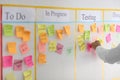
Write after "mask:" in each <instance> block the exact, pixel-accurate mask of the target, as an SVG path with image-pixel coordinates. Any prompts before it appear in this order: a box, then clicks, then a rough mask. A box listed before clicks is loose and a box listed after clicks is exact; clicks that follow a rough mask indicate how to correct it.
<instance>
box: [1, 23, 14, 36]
mask: <svg viewBox="0 0 120 80" xmlns="http://www.w3.org/2000/svg"><path fill="white" fill-rule="evenodd" d="M3 33H4V36H13V35H14V33H13V25H10V24H4V25H3Z"/></svg>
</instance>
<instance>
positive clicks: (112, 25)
mask: <svg viewBox="0 0 120 80" xmlns="http://www.w3.org/2000/svg"><path fill="white" fill-rule="evenodd" d="M110 31H111V32H115V24H111V25H110Z"/></svg>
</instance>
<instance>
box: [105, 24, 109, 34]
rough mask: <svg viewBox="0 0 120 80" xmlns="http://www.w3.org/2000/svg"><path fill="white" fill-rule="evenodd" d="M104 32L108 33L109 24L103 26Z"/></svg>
mask: <svg viewBox="0 0 120 80" xmlns="http://www.w3.org/2000/svg"><path fill="white" fill-rule="evenodd" d="M104 31H105V32H109V31H110V24H105V25H104Z"/></svg>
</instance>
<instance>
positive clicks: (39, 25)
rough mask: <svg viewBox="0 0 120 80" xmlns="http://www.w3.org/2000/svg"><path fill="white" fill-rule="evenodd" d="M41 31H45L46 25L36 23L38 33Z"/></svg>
mask: <svg viewBox="0 0 120 80" xmlns="http://www.w3.org/2000/svg"><path fill="white" fill-rule="evenodd" d="M42 33H46V25H45V24H38V34H39V35H41V34H42Z"/></svg>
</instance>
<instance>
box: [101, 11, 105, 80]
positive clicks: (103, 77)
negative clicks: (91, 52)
mask: <svg viewBox="0 0 120 80" xmlns="http://www.w3.org/2000/svg"><path fill="white" fill-rule="evenodd" d="M102 24H103V26H104V10H102ZM103 34H104V33H103ZM104 72H105V69H104V62H102V80H104V79H105V76H104V75H105V74H104Z"/></svg>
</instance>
